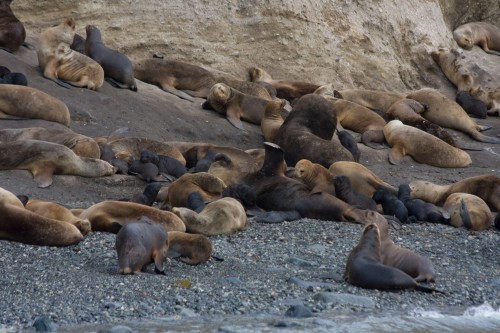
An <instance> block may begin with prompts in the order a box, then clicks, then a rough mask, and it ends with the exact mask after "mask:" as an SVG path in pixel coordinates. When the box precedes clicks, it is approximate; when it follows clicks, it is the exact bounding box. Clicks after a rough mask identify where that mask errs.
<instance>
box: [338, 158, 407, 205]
mask: <svg viewBox="0 0 500 333" xmlns="http://www.w3.org/2000/svg"><path fill="white" fill-rule="evenodd" d="M328 171H329V172H330V174H331V175H332V176H333V177H336V176H341V175H344V176H347V177H349V180H350V181H351V185H352V189H353V191H355V192H358V193H361V194H363V195H366V196H367V197H369V198H371V197H373V194H375V191H377V190H378V189H379V188H384V189H386V190H387V191H389V192H391V193H392V194H397V192H398V191H397V189H396V188H394V187H393V186H392V185H391V184H389V183H386V182H384V181H383V180H382V179H380V178H379V177H378V176H377V175H376V174H374V173H373V172H372V171H371V170H369V169H368V168H367V167H365V166H364V165H362V164H359V163H356V162H346V161H340V162H335V163H333V164H332V165H330V167H329V168H328Z"/></svg>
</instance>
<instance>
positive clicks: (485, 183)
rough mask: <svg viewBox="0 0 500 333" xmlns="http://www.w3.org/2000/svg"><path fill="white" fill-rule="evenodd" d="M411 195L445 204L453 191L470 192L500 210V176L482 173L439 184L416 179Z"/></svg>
mask: <svg viewBox="0 0 500 333" xmlns="http://www.w3.org/2000/svg"><path fill="white" fill-rule="evenodd" d="M410 188H411V197H412V198H418V199H422V200H425V201H428V202H431V203H433V204H435V205H438V206H443V204H444V203H445V201H446V199H447V198H448V196H449V195H450V194H452V193H470V194H474V195H476V196H478V197H480V198H481V199H483V200H484V201H485V202H486V203H487V204H488V206H489V207H490V208H491V209H492V210H494V211H496V212H498V211H500V177H499V176H497V175H488V174H485V175H480V176H474V177H468V178H465V179H462V180H461V181H458V182H456V183H453V184H448V185H437V184H433V183H431V182H428V181H423V180H415V181H412V182H411V183H410Z"/></svg>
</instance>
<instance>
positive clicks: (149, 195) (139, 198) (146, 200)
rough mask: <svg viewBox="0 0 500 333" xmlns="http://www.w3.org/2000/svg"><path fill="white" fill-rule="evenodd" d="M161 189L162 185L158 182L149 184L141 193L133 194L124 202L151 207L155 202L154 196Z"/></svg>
mask: <svg viewBox="0 0 500 333" xmlns="http://www.w3.org/2000/svg"><path fill="white" fill-rule="evenodd" d="M161 187H162V185H161V183H160V182H152V183H149V184H148V185H146V187H145V188H144V191H143V192H142V193H138V194H134V195H133V196H132V197H131V198H130V199H128V200H124V201H128V202H135V203H138V204H141V205H146V206H152V205H153V204H154V203H155V202H156V196H157V195H158V191H159V190H160V188H161Z"/></svg>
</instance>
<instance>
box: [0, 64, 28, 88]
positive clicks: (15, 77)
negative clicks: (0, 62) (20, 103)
mask: <svg viewBox="0 0 500 333" xmlns="http://www.w3.org/2000/svg"><path fill="white" fill-rule="evenodd" d="M0 84H15V85H19V86H27V85H28V79H26V75H24V74H23V73H12V72H11V71H10V69H8V68H7V67H5V66H0Z"/></svg>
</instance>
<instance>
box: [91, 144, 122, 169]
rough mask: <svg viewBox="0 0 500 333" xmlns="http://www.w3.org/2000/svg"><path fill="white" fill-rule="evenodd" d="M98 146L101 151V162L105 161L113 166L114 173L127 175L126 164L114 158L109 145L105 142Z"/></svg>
mask: <svg viewBox="0 0 500 333" xmlns="http://www.w3.org/2000/svg"><path fill="white" fill-rule="evenodd" d="M98 145H99V149H100V151H101V157H100V158H101V160H103V161H106V162H108V163H109V164H111V165H112V166H114V167H115V168H116V173H120V174H122V175H128V163H127V162H126V161H123V160H120V159H117V158H116V156H115V152H114V151H113V148H111V145H109V144H108V143H106V142H99V143H98Z"/></svg>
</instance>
